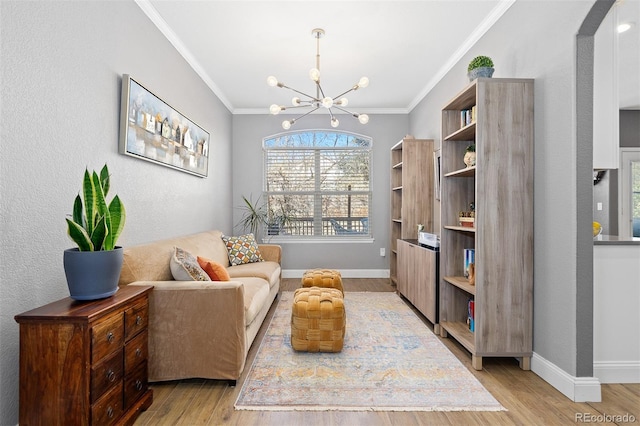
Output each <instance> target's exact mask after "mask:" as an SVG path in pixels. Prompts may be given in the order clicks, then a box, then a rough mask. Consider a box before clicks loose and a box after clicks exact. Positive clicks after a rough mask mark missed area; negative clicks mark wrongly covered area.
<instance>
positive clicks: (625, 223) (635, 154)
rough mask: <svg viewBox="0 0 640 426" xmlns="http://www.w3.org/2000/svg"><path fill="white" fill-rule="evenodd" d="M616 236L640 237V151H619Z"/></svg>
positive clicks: (628, 149) (625, 149)
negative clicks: (617, 228)
mask: <svg viewBox="0 0 640 426" xmlns="http://www.w3.org/2000/svg"><path fill="white" fill-rule="evenodd" d="M619 182H620V189H619V194H620V198H619V203H620V204H619V207H618V209H619V211H620V220H619V222H618V227H619V232H618V234H619V235H621V236H624V237H631V236H633V237H640V149H638V148H622V149H621V150H620V180H619Z"/></svg>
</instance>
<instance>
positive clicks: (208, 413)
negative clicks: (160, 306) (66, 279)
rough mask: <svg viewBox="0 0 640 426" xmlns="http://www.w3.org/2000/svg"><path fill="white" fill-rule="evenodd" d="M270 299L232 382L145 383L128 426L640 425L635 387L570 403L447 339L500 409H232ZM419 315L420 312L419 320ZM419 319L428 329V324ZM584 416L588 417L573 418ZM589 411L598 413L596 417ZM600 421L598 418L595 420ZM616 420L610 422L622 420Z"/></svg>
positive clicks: (611, 388) (507, 363) (509, 362)
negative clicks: (147, 394)
mask: <svg viewBox="0 0 640 426" xmlns="http://www.w3.org/2000/svg"><path fill="white" fill-rule="evenodd" d="M299 283H300V280H299V279H284V280H283V282H282V286H281V290H283V291H288V290H289V291H290V290H293V289H295V288H297V287H299ZM344 285H345V289H346V291H395V287H392V286H390V285H389V284H388V280H387V279H345V280H344ZM274 308H275V303H274V305H273V306H272V308H271V311H270V312H269V315H268V316H267V319H266V320H265V322H264V325H263V327H262V329H261V330H260V332H259V334H258V336H257V337H256V341H255V342H254V343H253V346H252V347H251V349H250V351H249V356H248V359H247V364H246V365H247V366H246V367H245V371H244V373H243V376H242V377H241V378H240V380H238V385H237V386H236V387H230V386H229V385H228V384H227V382H226V381H224V380H203V379H190V380H179V381H172V382H158V383H153V384H151V388H152V389H153V392H154V394H153V404H152V405H151V407H150V408H149V409H148V410H147V411H146V412H144V413H142V414H141V416H140V417H139V418H138V420H137V421H136V423H135V425H154V426H155V425H186V426H191V425H226V424H229V425H243V426H244V425H260V426H268V425H274V426H289V425H305V426H307V425H309V426H312V425H349V426H351V425H363V426H376V425H402V426H404V425H492V426H493V425H567V424H575V423H582V422H583V423H590V424H596V425H599V424H616V422H615V420H616V419H615V418H612V417H609V419H611V420H614V421H613V422H612V421H602V420H605V419H603V418H602V416H603V415H607V416H624V415H628V416H633V417H634V418H635V422H636V424H637V423H640V384H616V385H602V402H599V403H574V402H572V401H571V400H569V399H568V398H567V397H566V396H564V395H563V394H561V393H560V392H559V391H557V390H556V389H555V388H553V387H552V386H551V385H549V384H548V383H546V382H545V381H544V380H542V379H541V378H540V377H538V376H537V375H536V374H535V373H533V372H531V371H522V370H521V369H520V368H519V367H518V362H517V361H516V360H515V359H511V358H483V360H482V361H483V370H482V371H475V370H473V369H472V368H471V358H470V356H469V353H468V352H467V351H466V350H465V349H464V348H462V346H460V345H458V344H457V343H456V342H455V340H453V339H441V341H442V342H443V343H444V344H445V345H446V346H447V347H448V348H449V349H450V350H451V352H453V354H455V355H456V357H458V359H460V361H461V362H462V363H463V364H464V365H465V366H466V367H467V368H468V369H469V371H471V373H473V375H474V376H476V377H477V378H478V380H479V381H480V382H481V383H482V384H483V386H484V387H485V388H487V390H488V391H489V392H491V394H492V395H493V396H494V397H495V398H496V399H497V400H498V401H499V402H500V403H501V404H502V405H503V406H504V407H505V408H506V409H507V410H508V411H503V412H469V411H467V412H386V411H382V412H346V411H326V412H308V411H307V412H296V411H286V412H277V411H236V410H234V408H233V404H234V402H235V400H236V398H237V397H238V393H239V392H240V389H241V387H242V383H243V381H244V379H245V376H246V374H247V372H248V370H249V368H250V366H251V364H252V362H253V358H254V357H255V354H256V351H257V349H258V347H259V343H260V342H261V341H262V338H263V336H264V333H265V331H266V328H267V325H268V324H269V321H270V319H271V316H272V315H273V311H274ZM421 318H422V317H421ZM423 321H425V323H426V324H427V325H428V326H429V327H430V328H431V329H433V327H432V326H431V324H430V323H429V322H428V321H426V320H424V318H423ZM579 416H581V418H582V419H583V420H586V419H587V416H592V417H589V420H590V421H588V422H587V421H582V422H581V421H580V417H579ZM597 416H601V417H600V418H598V417H597ZM598 420H600V421H598ZM623 423H624V422H617V424H623Z"/></svg>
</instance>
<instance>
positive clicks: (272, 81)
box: [267, 75, 278, 87]
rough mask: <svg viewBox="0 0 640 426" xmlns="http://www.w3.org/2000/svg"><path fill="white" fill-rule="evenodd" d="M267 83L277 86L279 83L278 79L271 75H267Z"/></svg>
mask: <svg viewBox="0 0 640 426" xmlns="http://www.w3.org/2000/svg"><path fill="white" fill-rule="evenodd" d="M267 84H268V85H269V86H271V87H276V86H277V85H278V79H277V78H275V77H274V76H272V75H270V76H269V77H267Z"/></svg>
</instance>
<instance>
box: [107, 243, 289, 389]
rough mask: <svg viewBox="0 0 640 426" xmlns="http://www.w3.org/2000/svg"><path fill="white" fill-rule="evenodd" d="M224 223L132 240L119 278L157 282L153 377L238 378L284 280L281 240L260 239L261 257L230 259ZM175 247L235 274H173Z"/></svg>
mask: <svg viewBox="0 0 640 426" xmlns="http://www.w3.org/2000/svg"><path fill="white" fill-rule="evenodd" d="M221 235H222V234H221V232H220V231H209V232H203V233H199V234H194V235H189V236H184V237H178V238H172V239H167V240H163V241H158V242H154V243H150V244H144V245H139V246H133V247H127V248H125V250H124V263H123V266H122V272H121V274H120V282H119V285H120V286H124V285H153V286H154V289H153V291H152V292H151V296H150V302H149V303H150V306H149V366H148V369H149V380H150V381H164V380H175V379H184V378H192V377H199V378H207V379H227V380H236V379H238V378H239V377H240V374H241V373H242V370H243V369H244V365H245V360H246V357H247V352H248V351H249V348H250V347H251V343H252V342H253V340H254V339H255V337H256V335H257V333H258V330H259V329H260V326H261V325H262V322H263V321H264V319H265V317H266V315H267V312H268V311H269V308H270V307H271V304H272V303H273V301H274V300H275V297H276V296H277V293H278V289H279V288H280V276H281V269H280V260H281V253H282V252H281V248H280V246H277V245H273V244H261V245H259V247H260V252H261V254H262V257H263V258H264V259H265V261H264V262H256V263H249V264H245V265H237V266H229V258H228V256H227V249H226V246H225V243H224V242H223V241H222V239H221ZM174 247H180V248H182V249H184V250H187V251H188V252H190V253H191V254H193V255H194V256H200V257H204V258H207V259H211V260H214V261H216V262H219V263H221V264H223V265H225V266H226V267H227V271H228V272H229V275H230V277H231V281H174V280H173V276H172V274H171V269H170V266H169V264H170V259H171V257H172V255H173V252H174Z"/></svg>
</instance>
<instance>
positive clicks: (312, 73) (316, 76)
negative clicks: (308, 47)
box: [309, 68, 320, 82]
mask: <svg viewBox="0 0 640 426" xmlns="http://www.w3.org/2000/svg"><path fill="white" fill-rule="evenodd" d="M309 78H310V79H311V80H313V81H315V82H317V81H319V80H320V70H319V69H317V68H311V69H310V70H309Z"/></svg>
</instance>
